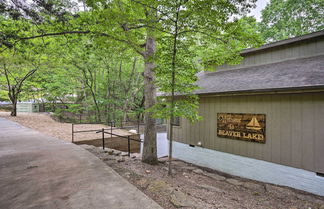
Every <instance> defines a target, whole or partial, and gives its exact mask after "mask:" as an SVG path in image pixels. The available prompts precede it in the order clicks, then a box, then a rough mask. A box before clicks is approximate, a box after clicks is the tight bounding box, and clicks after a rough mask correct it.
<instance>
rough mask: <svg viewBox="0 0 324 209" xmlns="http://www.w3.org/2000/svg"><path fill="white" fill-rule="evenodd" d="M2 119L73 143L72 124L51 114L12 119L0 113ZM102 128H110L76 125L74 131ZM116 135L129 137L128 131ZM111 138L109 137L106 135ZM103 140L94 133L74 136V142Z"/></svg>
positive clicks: (32, 114)
mask: <svg viewBox="0 0 324 209" xmlns="http://www.w3.org/2000/svg"><path fill="white" fill-rule="evenodd" d="M0 117H3V118H6V119H9V120H12V121H15V122H17V123H20V124H21V125H23V126H26V127H28V128H32V129H34V130H37V131H39V132H41V133H44V134H47V135H49V136H53V137H56V138H60V139H64V140H67V141H72V124H71V123H60V122H58V121H55V120H54V119H53V118H51V117H50V114H49V113H18V114H17V116H16V117H11V116H10V112H0ZM102 128H108V129H109V128H110V127H109V126H105V125H99V124H77V125H74V131H82V130H100V129H102ZM113 133H114V134H118V135H122V136H125V135H129V132H128V131H126V130H121V129H117V130H113ZM106 137H107V138H109V137H110V136H109V135H106ZM97 138H101V135H100V134H96V133H94V132H90V133H76V134H75V135H74V141H79V140H90V139H97Z"/></svg>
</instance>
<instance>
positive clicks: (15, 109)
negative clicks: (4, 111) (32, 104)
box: [10, 98, 17, 116]
mask: <svg viewBox="0 0 324 209" xmlns="http://www.w3.org/2000/svg"><path fill="white" fill-rule="evenodd" d="M11 102H12V109H11V113H10V115H11V116H17V99H16V98H15V99H13V100H12V101H11Z"/></svg>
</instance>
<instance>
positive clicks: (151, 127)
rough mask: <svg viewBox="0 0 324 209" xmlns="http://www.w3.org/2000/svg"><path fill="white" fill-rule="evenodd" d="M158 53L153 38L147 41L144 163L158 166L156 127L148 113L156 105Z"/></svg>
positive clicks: (145, 56)
mask: <svg viewBox="0 0 324 209" xmlns="http://www.w3.org/2000/svg"><path fill="white" fill-rule="evenodd" d="M155 51H156V41H155V39H154V38H153V37H152V36H148V37H147V40H146V49H145V53H144V63H145V69H144V96H145V103H144V105H145V110H146V111H145V116H144V122H145V128H144V147H143V157H142V161H143V162H145V163H149V164H157V163H158V161H157V146H156V127H155V119H154V118H153V117H152V112H149V111H147V110H148V109H150V108H151V107H152V106H153V105H155V103H156V89H155V85H154V80H155V78H154V68H155V65H154V61H153V56H154V54H155Z"/></svg>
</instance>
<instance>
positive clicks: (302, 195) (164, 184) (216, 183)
mask: <svg viewBox="0 0 324 209" xmlns="http://www.w3.org/2000/svg"><path fill="white" fill-rule="evenodd" d="M82 146H83V147H84V148H85V149H87V150H88V151H90V152H92V153H93V154H94V155H96V156H98V157H99V158H100V159H101V160H102V161H104V162H105V163H106V164H107V165H109V166H110V167H112V168H113V169H114V170H116V171H117V172H118V173H119V174H120V175H121V176H123V177H125V178H126V179H127V180H128V181H129V182H131V183H132V184H134V185H135V186H137V187H138V188H139V189H140V190H141V191H143V192H144V193H145V194H147V195H148V196H149V197H151V198H152V199H154V200H155V201H156V202H157V203H159V204H160V205H161V206H162V207H163V208H166V209H175V208H192V209H193V208H195V209H216V208H217V209H225V208H226V209H251V208H257V209H259V208H260V209H261V208H262V209H279V208H280V209H281V208H282V209H324V197H320V196H316V195H312V194H309V193H306V192H303V191H299V190H295V189H292V188H288V187H281V186H276V185H272V184H266V183H262V182H257V181H252V180H248V179H243V178H238V177H234V176H231V175H227V174H224V173H220V172H217V171H214V170H211V169H207V168H201V167H198V166H195V165H192V164H189V163H185V162H183V161H179V160H174V161H173V163H172V165H173V175H172V177H170V176H168V163H167V162H166V159H160V163H159V164H158V165H156V166H151V165H148V164H145V163H142V162H141V160H140V155H137V156H136V155H133V156H132V157H131V158H129V157H126V156H121V155H123V154H122V153H121V154H120V153H119V152H117V155H115V154H114V151H113V150H110V149H108V150H102V149H100V148H95V147H93V146H87V145H86V146H84V145H82ZM115 152H116V151H115Z"/></svg>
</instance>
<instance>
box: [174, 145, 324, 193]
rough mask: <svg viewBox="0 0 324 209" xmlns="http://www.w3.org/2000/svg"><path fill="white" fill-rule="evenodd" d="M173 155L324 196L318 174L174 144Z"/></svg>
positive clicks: (235, 174) (238, 174) (204, 165)
mask: <svg viewBox="0 0 324 209" xmlns="http://www.w3.org/2000/svg"><path fill="white" fill-rule="evenodd" d="M173 156H174V157H175V158H177V159H181V160H184V161H186V162H190V163H193V164H196V165H200V166H203V167H208V168H212V169H215V170H217V171H220V172H224V173H226V174H231V175H234V176H239V177H243V178H248V179H253V180H257V181H262V182H267V183H272V184H277V185H282V186H289V187H292V188H295V189H300V190H304V191H307V192H311V193H313V194H317V195H321V196H324V177H321V176H317V175H316V174H315V173H314V172H311V171H306V170H304V169H298V168H293V167H290V166H284V165H279V164H276V163H271V162H266V161H263V160H256V159H253V158H248V157H242V156H239V155H233V154H228V153H224V152H218V151H215V150H211V149H205V148H201V147H190V146H188V145H187V144H183V143H179V142H173Z"/></svg>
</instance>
